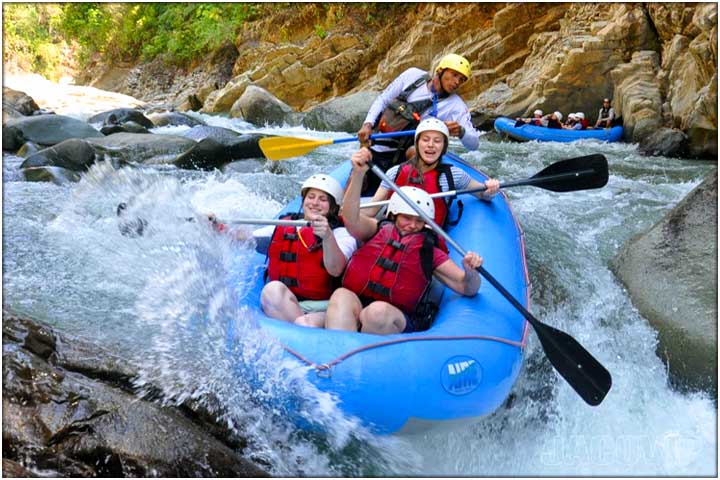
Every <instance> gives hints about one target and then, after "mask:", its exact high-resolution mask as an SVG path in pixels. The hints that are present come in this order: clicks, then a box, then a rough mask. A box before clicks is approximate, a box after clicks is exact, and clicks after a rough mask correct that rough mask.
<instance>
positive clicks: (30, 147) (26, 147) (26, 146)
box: [15, 142, 42, 158]
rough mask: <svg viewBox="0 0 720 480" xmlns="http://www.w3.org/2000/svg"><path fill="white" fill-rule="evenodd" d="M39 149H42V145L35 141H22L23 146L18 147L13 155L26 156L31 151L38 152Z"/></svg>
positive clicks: (30, 153) (31, 152)
mask: <svg viewBox="0 0 720 480" xmlns="http://www.w3.org/2000/svg"><path fill="white" fill-rule="evenodd" d="M40 150H42V147H41V146H40V145H38V144H37V143H33V142H25V143H23V146H22V147H20V149H19V150H18V151H17V152H15V155H17V156H18V157H21V158H27V157H29V156H30V155H32V154H33V153H37V152H39V151H40Z"/></svg>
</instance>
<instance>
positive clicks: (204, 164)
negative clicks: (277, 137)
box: [172, 134, 266, 170]
mask: <svg viewBox="0 0 720 480" xmlns="http://www.w3.org/2000/svg"><path fill="white" fill-rule="evenodd" d="M263 137H266V135H258V134H248V135H238V136H237V137H235V138H234V139H232V140H228V139H225V140H222V141H220V140H215V139H214V138H212V137H206V138H203V139H202V140H200V141H199V142H198V143H197V145H195V146H194V147H193V148H191V149H190V150H188V151H187V152H185V153H183V154H181V155H180V156H178V158H177V159H176V160H175V161H173V162H172V163H173V165H175V166H176V167H178V168H183V169H186V170H214V169H216V168H217V169H221V168H223V167H224V166H225V165H227V164H228V163H230V162H233V161H235V160H245V159H249V158H265V157H264V155H263V153H262V150H260V146H259V143H258V142H259V140H260V139H261V138H263Z"/></svg>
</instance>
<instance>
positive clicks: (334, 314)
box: [325, 288, 362, 332]
mask: <svg viewBox="0 0 720 480" xmlns="http://www.w3.org/2000/svg"><path fill="white" fill-rule="evenodd" d="M361 311H362V303H360V299H359V298H358V296H357V295H355V294H354V293H353V292H351V291H350V290H348V289H347V288H338V289H337V290H335V292H333V294H332V296H331V297H330V303H329V304H328V309H327V312H326V316H325V328H329V329H332V330H349V331H351V332H357V326H358V317H359V316H360V312H361Z"/></svg>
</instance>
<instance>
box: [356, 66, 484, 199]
mask: <svg viewBox="0 0 720 480" xmlns="http://www.w3.org/2000/svg"><path fill="white" fill-rule="evenodd" d="M470 75H471V70H470V62H469V61H468V60H467V59H466V58H464V57H462V56H460V55H457V54H454V53H451V54H448V55H445V56H443V57H442V58H441V59H440V60H439V62H438V64H437V66H436V67H435V70H434V71H433V73H432V74H431V73H429V72H426V71H423V70H421V69H419V68H415V67H411V68H408V69H407V70H405V71H404V72H403V73H401V74H400V75H399V76H398V77H397V78H396V79H395V80H393V81H392V82H391V83H390V85H388V87H387V88H386V89H385V90H384V91H383V92H382V93H381V94H380V95H379V96H378V97H377V98H376V99H375V101H374V102H373V104H372V105H371V106H370V110H368V113H367V115H366V116H365V121H364V122H363V125H362V127H361V128H360V130H359V131H358V133H357V135H358V138H359V139H360V142H361V143H367V141H368V137H369V136H370V134H371V133H373V132H382V133H386V132H394V131H400V130H413V129H414V128H415V127H416V126H417V125H418V124H419V123H420V121H421V120H424V119H426V118H428V117H435V118H437V119H439V120H441V121H443V122H444V123H445V125H447V127H448V131H449V132H450V136H451V137H457V138H459V139H460V141H461V142H462V144H463V146H464V147H465V148H467V149H468V150H477V148H478V145H479V143H480V142H479V138H480V133H479V132H478V131H477V130H476V129H475V127H473V125H472V122H471V121H470V111H469V110H468V107H467V105H466V104H465V102H464V101H463V100H462V98H460V96H459V95H458V94H457V93H456V91H457V90H458V88H460V86H462V84H464V83H465V82H466V81H467V80H468V79H469V78H470ZM412 145H413V136H412V135H411V136H407V137H398V138H391V139H382V140H375V141H374V142H373V144H372V145H371V147H370V151H371V152H372V155H373V162H374V163H375V164H376V165H378V166H379V167H380V168H382V169H383V170H384V171H387V170H388V169H389V168H390V167H392V166H394V165H398V164H400V163H402V162H404V161H405V160H406V158H407V151H408V150H410V149H411V148H412ZM410 156H412V151H411V152H410ZM379 184H380V181H379V179H378V178H377V177H376V176H374V175H369V176H368V177H367V180H366V184H365V186H364V188H363V195H366V196H372V195H373V194H374V193H375V190H377V187H378V186H379Z"/></svg>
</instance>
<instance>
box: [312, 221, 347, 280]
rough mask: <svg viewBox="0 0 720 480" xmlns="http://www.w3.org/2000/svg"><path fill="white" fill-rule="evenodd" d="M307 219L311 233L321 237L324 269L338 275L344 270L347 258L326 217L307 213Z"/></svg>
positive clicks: (335, 275)
mask: <svg viewBox="0 0 720 480" xmlns="http://www.w3.org/2000/svg"><path fill="white" fill-rule="evenodd" d="M308 220H310V224H311V226H312V229H313V233H314V234H315V235H317V236H318V237H320V238H322V248H323V266H324V267H325V270H327V271H328V273H329V274H330V275H332V276H333V277H339V276H340V275H341V274H342V272H343V270H345V264H346V263H347V258H345V254H344V253H343V251H342V250H341V249H340V246H339V245H338V242H337V239H336V238H335V233H334V231H333V230H332V229H331V228H330V225H329V224H328V221H327V218H326V217H325V216H324V215H309V216H308Z"/></svg>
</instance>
